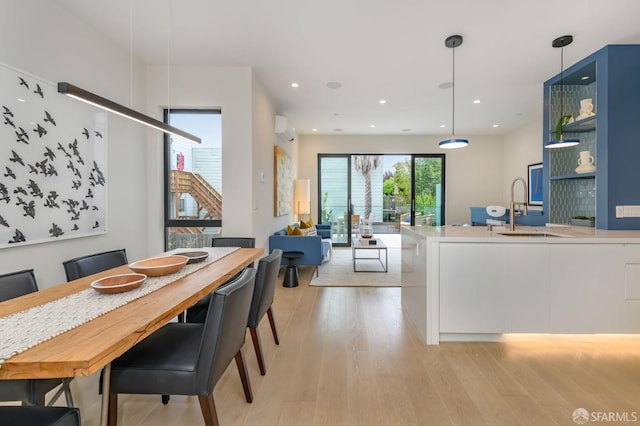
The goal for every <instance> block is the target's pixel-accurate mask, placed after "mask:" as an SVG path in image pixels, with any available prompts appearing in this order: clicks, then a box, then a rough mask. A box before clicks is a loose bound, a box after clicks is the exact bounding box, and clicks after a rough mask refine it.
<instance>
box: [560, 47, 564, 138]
mask: <svg viewBox="0 0 640 426" xmlns="http://www.w3.org/2000/svg"><path fill="white" fill-rule="evenodd" d="M563 116H564V46H563V47H561V48H560V121H561V123H560V139H564V135H563V134H562V127H563V125H564V123H562V121H564V120H563V119H562V117H563Z"/></svg>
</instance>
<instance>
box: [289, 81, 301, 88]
mask: <svg viewBox="0 0 640 426" xmlns="http://www.w3.org/2000/svg"><path fill="white" fill-rule="evenodd" d="M291 87H293V88H298V87H300V85H299V84H298V83H295V82H294V83H291Z"/></svg>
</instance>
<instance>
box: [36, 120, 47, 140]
mask: <svg viewBox="0 0 640 426" xmlns="http://www.w3.org/2000/svg"><path fill="white" fill-rule="evenodd" d="M37 126H38V127H36V128H35V129H33V131H34V132H37V133H38V136H40V137H42V136H43V135H46V134H47V129H45V128H44V127H42V126H41V125H40V123H37Z"/></svg>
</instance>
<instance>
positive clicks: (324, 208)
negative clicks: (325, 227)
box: [318, 154, 351, 245]
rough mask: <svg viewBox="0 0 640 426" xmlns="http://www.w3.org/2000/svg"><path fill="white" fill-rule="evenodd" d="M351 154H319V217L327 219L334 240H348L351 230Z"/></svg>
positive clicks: (338, 243) (323, 220)
mask: <svg viewBox="0 0 640 426" xmlns="http://www.w3.org/2000/svg"><path fill="white" fill-rule="evenodd" d="M350 160H351V156H350V155H339V154H336V155H331V154H325V155H320V156H319V157H318V174H319V176H318V177H319V178H318V196H319V198H320V202H319V203H318V206H320V208H319V210H320V211H319V212H318V218H319V221H320V223H330V224H331V225H332V226H331V230H332V233H333V235H332V236H331V238H332V239H333V243H334V244H336V245H349V244H351V240H350V233H349V232H348V231H349V230H350V229H351V217H350V210H351V209H350V207H349V206H350V201H349V200H350V197H351V192H350V186H349V182H350V181H351V168H350Z"/></svg>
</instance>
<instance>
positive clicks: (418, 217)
mask: <svg viewBox="0 0 640 426" xmlns="http://www.w3.org/2000/svg"><path fill="white" fill-rule="evenodd" d="M411 170H412V175H411V176H412V178H411V181H412V183H413V185H412V186H413V190H412V207H413V208H412V211H411V221H410V222H411V225H414V226H441V225H444V154H433V155H421V154H418V155H414V156H412V167H411Z"/></svg>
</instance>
